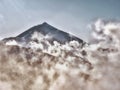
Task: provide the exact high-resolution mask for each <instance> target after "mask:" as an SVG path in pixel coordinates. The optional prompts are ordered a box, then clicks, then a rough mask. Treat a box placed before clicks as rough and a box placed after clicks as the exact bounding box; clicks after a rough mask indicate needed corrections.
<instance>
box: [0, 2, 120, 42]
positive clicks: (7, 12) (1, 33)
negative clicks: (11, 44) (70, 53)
mask: <svg viewBox="0 0 120 90" xmlns="http://www.w3.org/2000/svg"><path fill="white" fill-rule="evenodd" d="M119 9H120V0H0V39H1V38H6V37H14V36H16V35H18V34H20V33H22V32H23V31H25V30H27V29H28V28H30V27H32V26H34V25H38V24H41V23H43V22H47V23H48V24H50V25H52V26H54V27H56V28H58V29H60V30H63V31H66V32H69V33H72V34H73V35H76V36H78V37H79V38H81V39H83V40H85V41H87V39H88V36H89V34H90V30H89V29H88V27H87V26H88V25H89V24H90V23H91V22H93V21H94V20H96V19H98V18H101V19H108V20H109V19H116V20H120V10H119Z"/></svg>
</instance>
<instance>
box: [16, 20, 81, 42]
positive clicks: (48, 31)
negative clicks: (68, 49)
mask: <svg viewBox="0 0 120 90" xmlns="http://www.w3.org/2000/svg"><path fill="white" fill-rule="evenodd" d="M35 32H38V33H40V34H41V35H43V36H47V37H49V38H48V39H49V40H50V41H51V42H53V41H58V42H59V43H65V42H69V41H72V40H76V41H78V42H80V43H83V40H81V39H79V38H77V37H75V36H73V35H71V34H69V33H66V32H64V31H61V30H59V29H57V28H55V27H53V26H51V25H49V24H48V23H46V22H44V23H42V24H40V25H37V26H34V27H32V28H30V29H28V30H27V31H25V32H23V33H21V34H20V35H18V36H17V37H16V38H18V39H20V40H25V41H28V40H30V38H31V36H32V35H33V33H35Z"/></svg>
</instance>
